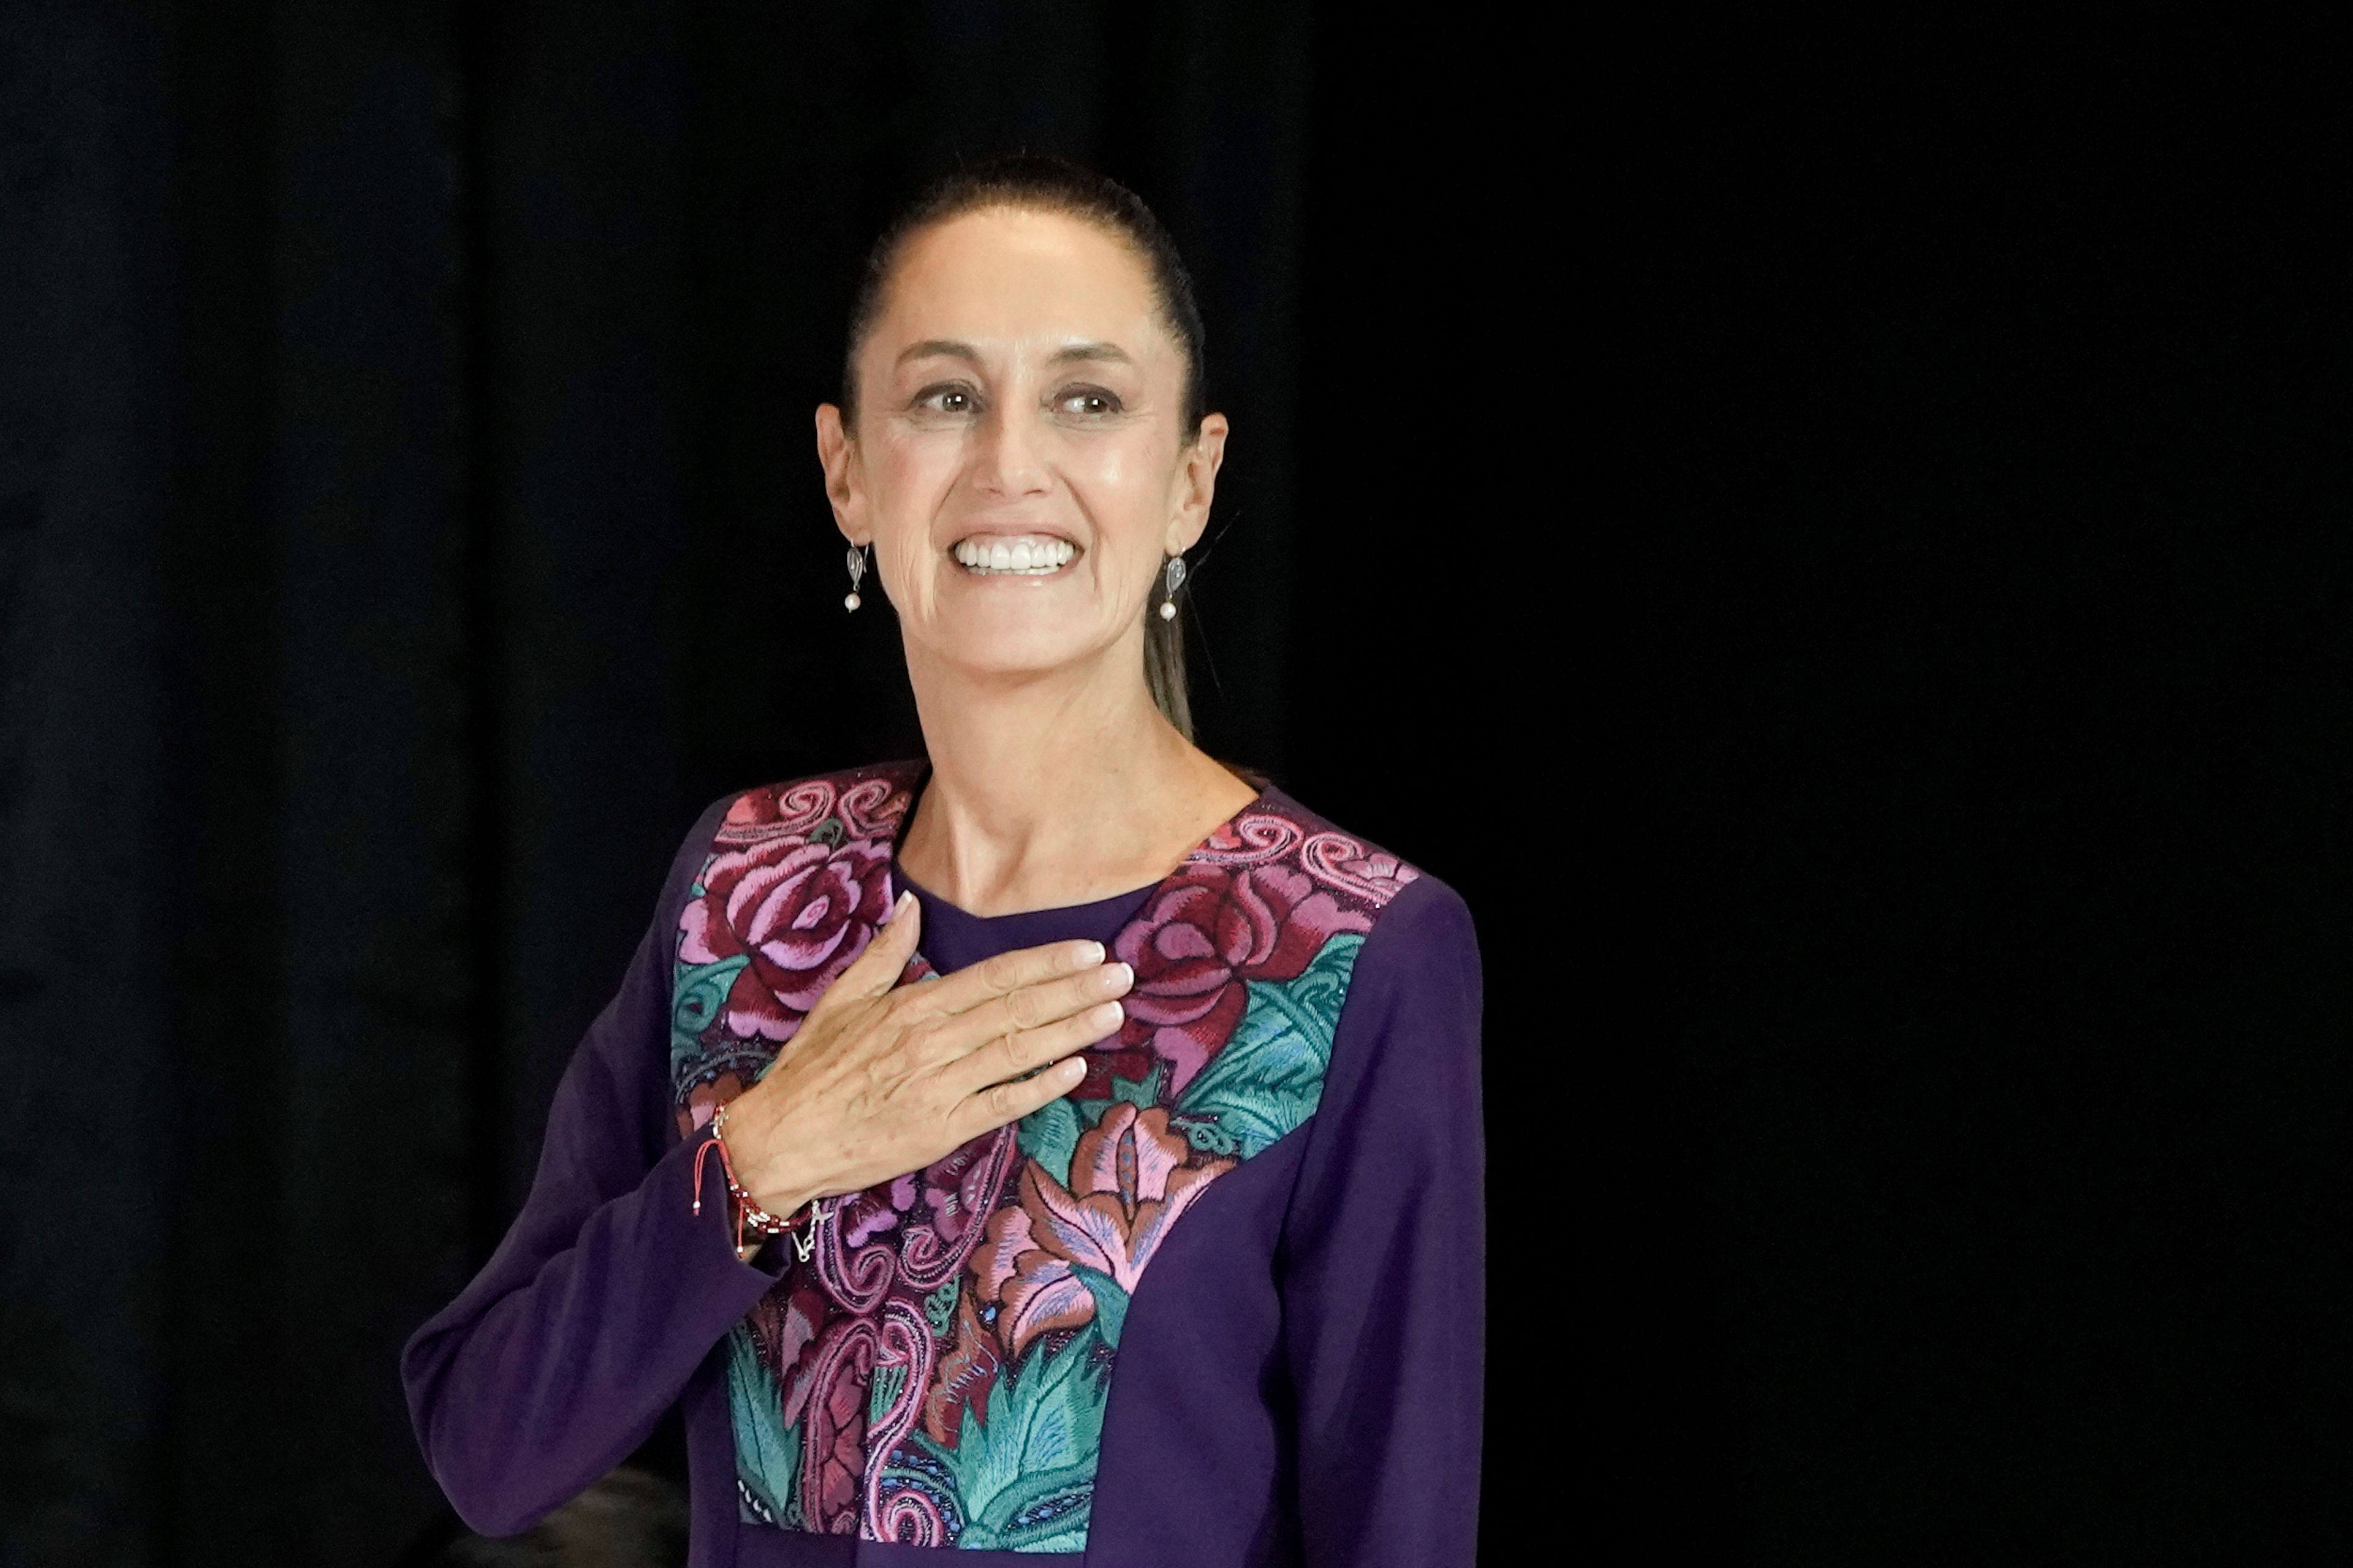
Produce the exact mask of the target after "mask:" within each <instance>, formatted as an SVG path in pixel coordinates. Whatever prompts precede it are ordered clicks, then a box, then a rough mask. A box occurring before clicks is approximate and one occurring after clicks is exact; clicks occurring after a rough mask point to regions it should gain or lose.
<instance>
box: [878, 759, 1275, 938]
mask: <svg viewBox="0 0 2353 1568" xmlns="http://www.w3.org/2000/svg"><path fill="white" fill-rule="evenodd" d="M1228 771H1229V772H1230V771H1231V770H1230V769H1229V770H1228ZM1235 776H1236V777H1240V774H1236V775H1235ZM931 782H932V763H931V759H930V758H928V757H926V758H923V759H922V760H920V761H919V762H918V763H916V770H915V777H914V780H913V783H912V784H909V785H908V790H907V808H906V810H904V811H902V812H901V813H900V814H899V816H898V820H897V821H895V822H893V823H892V824H891V829H890V840H891V880H892V884H893V887H894V888H909V889H913V890H914V892H915V893H916V895H917V896H918V897H920V898H922V899H923V901H924V902H925V903H926V904H927V905H929V906H931V907H933V908H934V909H938V910H947V911H949V912H950V913H951V914H953V915H955V916H957V917H960V918H961V919H963V920H966V921H973V922H975V923H976V924H977V925H979V926H980V927H982V928H985V929H986V928H989V927H991V925H992V922H995V921H1034V920H1039V919H1040V918H1077V917H1084V916H1086V915H1089V914H1095V913H1109V912H1110V911H1111V910H1112V909H1113V906H1116V905H1122V904H1131V903H1132V904H1137V905H1141V904H1142V903H1144V902H1145V901H1146V900H1148V899H1149V897H1150V895H1152V894H1154V893H1156V892H1158V891H1160V889H1163V888H1166V886H1168V884H1169V883H1171V882H1173V881H1175V880H1176V879H1177V878H1178V877H1179V876H1181V875H1183V874H1184V871H1185V868H1187V867H1188V866H1191V865H1193V864H1194V863H1196V862H1197V861H1199V860H1202V859H1206V858H1208V857H1209V855H1210V853H1211V849H1212V847H1213V846H1215V845H1216V844H1217V843H1218V841H1219V839H1221V838H1227V839H1229V838H1231V837H1233V832H1234V828H1235V825H1236V824H1238V823H1239V822H1240V821H1241V819H1242V818H1243V817H1245V816H1250V815H1251V814H1252V813H1254V812H1263V811H1265V810H1266V809H1267V808H1268V807H1269V806H1271V805H1272V804H1273V802H1274V797H1275V795H1276V790H1275V787H1274V785H1273V784H1271V783H1266V784H1259V785H1258V786H1257V787H1258V793H1257V794H1256V795H1252V796H1250V799H1248V800H1246V801H1244V802H1243V803H1242V804H1241V805H1240V806H1239V807H1237V808H1236V809H1235V811H1234V812H1233V814H1232V815H1231V816H1228V817H1227V818H1226V819H1225V820H1224V821H1222V822H1220V823H1219V824H1218V825H1217V826H1214V827H1212V828H1210V829H1209V831H1208V832H1207V833H1205V834H1203V835H1202V836H1201V837H1199V838H1198V839H1197V840H1195V841H1194V844H1193V847H1191V848H1189V849H1187V850H1186V851H1185V854H1184V858H1181V859H1179V860H1178V861H1177V862H1176V865H1174V866H1171V867H1170V868H1168V870H1167V871H1166V874H1164V875H1163V876H1161V877H1160V878H1159V879H1157V880H1155V881H1151V882H1145V883H1144V884H1142V885H1141V886H1138V887H1134V888H1131V889H1128V890H1127V891H1125V892H1124V893H1113V894H1112V895H1111V896H1110V897H1109V898H1103V899H1090V900H1087V901H1086V902H1084V903H1082V904H1057V905H1053V906H1051V907H1050V908H1047V909H1041V910H1008V912H1006V913H1004V914H1001V915H976V914H975V913H973V912H972V911H971V910H967V909H965V908H964V907H963V906H961V905H959V904H953V903H950V902H949V901H948V900H945V899H944V898H941V897H940V896H939V895H938V894H937V893H934V892H933V891H932V890H931V889H929V888H926V887H924V886H923V884H922V883H920V882H918V881H916V880H915V879H913V877H910V876H908V875H907V872H906V868H904V867H902V865H900V863H899V843H900V840H901V839H902V838H904V837H906V833H907V826H908V825H909V824H910V823H912V822H913V821H914V820H915V807H916V806H917V805H920V804H921V803H922V801H923V790H924V788H925V787H926V786H928V785H929V784H931ZM1241 782H1242V783H1244V784H1250V783H1252V782H1253V781H1251V780H1250V779H1242V781H1241Z"/></svg>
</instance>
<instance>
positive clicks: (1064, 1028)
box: [940, 1002, 1127, 1115]
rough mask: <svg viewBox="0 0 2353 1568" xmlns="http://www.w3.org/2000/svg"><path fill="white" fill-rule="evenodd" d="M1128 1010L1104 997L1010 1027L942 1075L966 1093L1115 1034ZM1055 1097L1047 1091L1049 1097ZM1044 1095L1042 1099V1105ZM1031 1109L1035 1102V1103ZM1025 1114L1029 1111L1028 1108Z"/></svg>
mask: <svg viewBox="0 0 2353 1568" xmlns="http://www.w3.org/2000/svg"><path fill="white" fill-rule="evenodd" d="M1125 1016H1127V1015H1126V1012H1125V1010H1124V1008H1122V1007H1121V1006H1120V1005H1119V1004H1118V1003H1116V1002H1099V1003H1097V1004H1095V1005H1093V1006H1092V1007H1090V1008H1088V1009H1087V1010H1086V1011H1085V1012H1083V1013H1078V1014H1074V1015H1072V1016H1070V1017H1067V1018H1059V1019H1057V1020H1055V1021H1054V1022H1053V1023H1050V1024H1044V1025H1041V1026H1039V1027H1037V1028H1034V1029H1008V1030H1007V1031H1006V1032H1004V1033H1003V1034H1000V1035H998V1036H997V1037H995V1038H994V1039H991V1040H988V1041H986V1042H984V1043H983V1044H982V1045H981V1046H980V1047H979V1048H978V1049H977V1050H973V1051H969V1052H966V1053H965V1055H964V1057H962V1058H960V1059H958V1060H956V1061H954V1062H950V1063H947V1064H946V1065H944V1067H942V1068H941V1069H940V1074H941V1077H942V1078H943V1079H945V1081H946V1082H947V1083H948V1084H950V1085H951V1086H952V1087H954V1088H955V1089H957V1090H959V1091H961V1092H962V1093H963V1094H965V1095H974V1094H978V1093H980V1092H981V1091H982V1090H984V1089H987V1088H988V1087H989V1086H990V1085H992V1084H996V1083H1001V1082H1003V1081H1005V1080H1006V1079H1016V1078H1020V1077H1022V1076H1023V1075H1024V1074H1027V1073H1032V1072H1035V1071H1037V1070H1038V1069H1039V1068H1041V1067H1044V1066H1045V1065H1046V1064H1048V1063H1049V1062H1053V1061H1059V1060H1060V1059H1061V1058H1064V1057H1067V1056H1071V1055H1072V1054H1074V1053H1076V1052H1079V1051H1082V1050H1084V1049H1086V1048H1087V1047H1089V1046H1092V1045H1093V1044H1095V1043H1096V1042H1097V1041H1098V1040H1103V1039H1108V1038H1109V1037H1111V1036H1112V1035H1113V1033H1115V1032H1116V1031H1117V1030H1118V1028H1119V1026H1120V1023H1121V1020H1123V1019H1124V1017H1125ZM1053 1098H1054V1097H1053V1096H1052V1095H1048V1096H1047V1097H1046V1099H1047V1100H1051V1099H1053ZM1044 1103H1045V1100H1040V1101H1039V1104H1040V1105H1042V1104H1044ZM1031 1109H1032V1110H1034V1109H1036V1107H1034V1106H1033V1107H1032V1108H1031ZM1022 1114H1024V1115H1027V1114H1028V1112H1027V1111H1025V1112H1023V1113H1022Z"/></svg>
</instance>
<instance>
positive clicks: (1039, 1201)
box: [970, 1100, 1234, 1363]
mask: <svg viewBox="0 0 2353 1568" xmlns="http://www.w3.org/2000/svg"><path fill="white" fill-rule="evenodd" d="M1187 1152H1188V1151H1187V1144H1186V1142H1185V1140H1184V1139H1183V1138H1181V1137H1179V1136H1178V1135H1176V1133H1174V1132H1171V1131H1168V1113H1167V1111H1166V1110H1162V1109H1160V1108H1158V1107H1156V1106H1155V1107H1154V1108H1153V1109H1151V1110H1143V1111H1139V1110H1136V1108H1135V1107H1134V1106H1133V1105H1130V1104H1128V1103H1127V1102H1126V1101H1124V1100H1123V1101H1121V1102H1120V1103H1118V1104H1116V1105H1113V1107H1112V1108H1111V1109H1110V1110H1107V1111H1105V1112H1104V1113H1103V1122H1102V1124H1101V1125H1100V1126H1097V1127H1096V1128H1094V1129H1093V1130H1092V1131H1089V1132H1087V1133H1085V1134H1083V1135H1082V1136H1081V1138H1080V1139H1079V1143H1078V1149H1077V1151H1076V1152H1074V1153H1073V1154H1072V1155H1071V1185H1070V1186H1069V1187H1065V1186H1063V1185H1062V1184H1061V1183H1060V1182H1058V1181H1056V1180H1055V1179H1054V1178H1053V1176H1052V1175H1051V1174H1050V1173H1048V1172H1047V1171H1046V1170H1045V1168H1044V1167H1043V1166H1041V1165H1039V1163H1037V1162H1036V1161H1034V1160H1033V1161H1030V1162H1029V1163H1027V1164H1025V1165H1023V1166H1022V1168H1021V1201H1020V1203H1019V1204H1018V1205H1008V1207H1005V1208H1001V1209H999V1210H997V1212H996V1213H995V1214H994V1215H990V1216H989V1220H988V1228H987V1231H986V1232H985V1233H984V1234H983V1236H982V1238H981V1242H980V1245H979V1246H978V1247H975V1248H974V1249H973V1254H972V1259H971V1265H970V1267H971V1269H972V1274H973V1279H974V1281H975V1286H976V1289H977V1291H978V1293H979V1296H980V1298H981V1300H988V1301H995V1302H996V1303H997V1309H998V1310H997V1338H998V1340H1000V1341H1001V1342H1003V1343H1004V1345H1005V1349H1006V1353H1007V1356H1008V1359H1010V1360H1012V1361H1014V1362H1017V1363H1018V1361H1019V1360H1020V1359H1021V1352H1023V1351H1025V1350H1027V1349H1028V1348H1029V1344H1030V1342H1032V1341H1034V1340H1036V1339H1037V1338H1038V1336H1039V1335H1040V1334H1043V1333H1048V1332H1050V1331H1053V1330H1055V1329H1075V1328H1079V1327H1081V1326H1082V1325H1084V1324H1085V1323H1086V1322H1087V1321H1089V1320H1091V1319H1092V1318H1093V1316H1094V1315H1095V1299H1094V1293H1093V1292H1092V1291H1091V1290H1089V1289H1087V1286H1086V1283H1085V1281H1084V1279H1082V1277H1081V1276H1080V1275H1079V1274H1078V1273H1077V1270H1078V1269H1080V1268H1091V1269H1093V1270H1094V1271H1095V1272H1096V1273H1098V1274H1103V1275H1105V1276H1108V1277H1109V1278H1110V1279H1112V1280H1113V1281H1114V1282H1115V1283H1117V1285H1118V1286H1119V1288H1120V1289H1123V1290H1127V1291H1133V1290H1134V1289H1135V1287H1136V1285H1137V1283H1138V1282H1139V1281H1141V1280H1142V1279H1143V1278H1144V1270H1145V1265H1147V1264H1149V1263H1150V1262H1151V1261H1152V1255H1153V1254H1154V1253H1155V1251H1157V1250H1158V1249H1159V1247H1160V1240H1161V1238H1162V1237H1165V1236H1166V1235H1167V1234H1168V1227H1169V1226H1172V1225H1174V1224H1176V1217H1177V1216H1178V1215H1181V1214H1183V1213H1184V1212H1185V1211H1186V1209H1187V1208H1188V1207H1190V1206H1191V1205H1192V1203H1193V1200H1194V1199H1195V1198H1197V1197H1198V1196H1199V1195H1200V1194H1202V1193H1203V1192H1204V1191H1205V1190H1207V1189H1208V1184H1210V1183H1211V1182H1213V1181H1215V1180H1216V1179H1217V1178H1218V1177H1219V1176H1221V1175H1224V1174H1225V1173H1227V1172H1228V1171H1229V1170H1231V1169H1233V1166H1234V1162H1233V1161H1231V1160H1212V1161H1210V1162H1208V1163H1206V1164H1202V1165H1196V1166H1192V1167H1190V1168H1187V1166H1186V1164H1185V1156H1186V1154H1187Z"/></svg>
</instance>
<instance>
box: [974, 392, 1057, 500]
mask: <svg viewBox="0 0 2353 1568" xmlns="http://www.w3.org/2000/svg"><path fill="white" fill-rule="evenodd" d="M1034 423H1035V422H1034V421H1033V420H1032V419H1031V418H1030V417H1029V416H1028V414H1027V413H1026V412H1025V411H1023V410H1021V409H1019V408H1018V407H1011V406H1000V407H997V408H995V409H992V410H991V411H990V412H989V413H988V415H987V416H986V417H985V418H983V419H982V421H981V424H980V432H979V434H980V451H979V454H978V458H977V461H976V464H975V468H974V474H973V477H974V479H975V480H976V482H977V483H978V484H979V486H980V488H981V489H985V490H987V491H988V492H989V493H990V494H991V495H997V496H1007V497H1012V496H1025V495H1036V494H1038V493H1039V492H1040V491H1042V490H1044V489H1046V488H1047V480H1046V468H1045V464H1044V462H1043V460H1042V458H1041V457H1040V454H1039V450H1038V443H1037V432H1036V431H1035V429H1034V428H1033V427H1032V426H1033V425H1034Z"/></svg>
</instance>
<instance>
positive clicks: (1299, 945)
mask: <svg viewBox="0 0 2353 1568" xmlns="http://www.w3.org/2000/svg"><path fill="white" fill-rule="evenodd" d="M1372 925H1373V922H1372V921H1371V919H1370V918H1369V917H1368V916H1366V914H1365V913H1364V911H1362V910H1354V909H1343V908H1342V907H1341V905H1340V903H1339V901H1338V900H1336V899H1335V898H1334V897H1333V896H1332V895H1331V894H1330V893H1329V892H1327V891H1324V889H1319V888H1318V887H1317V886H1316V885H1315V883H1314V879H1311V878H1310V877H1309V876H1308V875H1307V874H1306V873H1305V872H1303V871H1302V870H1299V869H1298V868H1295V867H1293V866H1286V865H1280V864H1276V865H1266V866H1247V867H1242V868H1239V869H1236V868H1228V867H1224V866H1216V865H1209V864H1205V863H1202V862H1198V861H1197V862H1194V863H1192V864H1190V865H1186V866H1181V867H1179V868H1177V869H1176V875H1174V876H1173V877H1171V878H1170V879H1169V880H1168V884H1167V886H1166V887H1164V888H1163V889H1161V890H1160V891H1159V892H1158V893H1157V894H1155V896H1154V898H1153V900H1152V903H1151V905H1150V907H1149V908H1148V909H1146V910H1145V912H1144V915H1143V917H1142V918H1141V919H1139V920H1138V921H1135V922H1134V924H1132V925H1130V926H1129V927H1128V928H1127V929H1126V930H1125V931H1122V932H1121V933H1120V935H1119V938H1118V940H1117V942H1116V943H1115V944H1114V945H1115V948H1116V950H1117V952H1118V956H1119V957H1120V958H1121V959H1123V960H1124V961H1125V962H1127V963H1131V964H1134V966H1135V984H1134V988H1133V989H1131V990H1130V991H1129V992H1128V994H1126V995H1125V996H1124V997H1123V998H1121V1000H1122V1002H1123V1003H1124V1005H1126V1008H1127V1022H1126V1023H1125V1024H1124V1025H1122V1026H1121V1027H1120V1036H1119V1037H1120V1043H1121V1044H1122V1045H1127V1046H1138V1045H1145V1044H1147V1043H1148V1044H1149V1045H1150V1046H1151V1047H1152V1048H1153V1050H1154V1051H1155V1052H1157V1053H1158V1054H1159V1056H1160V1057H1161V1058H1163V1059H1165V1060H1166V1062H1167V1063H1168V1064H1169V1069H1170V1071H1169V1081H1168V1084H1167V1086H1166V1094H1167V1095H1168V1096H1169V1097H1170V1098H1172V1099H1173V1098H1174V1097H1175V1096H1176V1095H1178V1094H1181V1093H1183V1092H1184V1089H1185V1086H1186V1085H1187V1083H1189V1082H1191V1081H1192V1079H1193V1075H1194V1074H1196V1073H1198V1072H1199V1071H1200V1070H1201V1068H1202V1065H1203V1064H1204V1063H1206V1062H1207V1061H1208V1059H1209V1058H1211V1057H1213V1056H1215V1055H1216V1054H1217V1053H1218V1048H1219V1047H1221V1046H1223V1045H1224V1044H1225V1043H1226V1040H1227V1038H1228V1037H1229V1036H1231V1035H1232V1034H1233V1032H1234V1026H1235V1025H1236V1024H1238V1023H1240V1022H1241V1016H1242V1010H1243V1008H1244V1006H1245V1005H1247V1004H1248V1002H1249V995H1248V994H1247V993H1246V992H1245V991H1244V990H1243V983H1244V982H1246V981H1250V980H1296V979H1297V978H1298V977H1299V974H1300V972H1301V971H1303V970H1304V969H1305V968H1306V967H1307V964H1308V962H1309V961H1310V960H1312V959H1313V958H1314V956H1315V954H1316V952H1318V951H1319V950H1320V949H1321V948H1322V947H1323V945H1324V941H1325V939H1327V938H1329V937H1330V936H1332V935H1333V934H1334V933H1335V932H1337V931H1370V930H1372Z"/></svg>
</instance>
